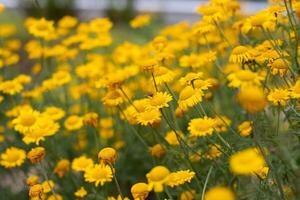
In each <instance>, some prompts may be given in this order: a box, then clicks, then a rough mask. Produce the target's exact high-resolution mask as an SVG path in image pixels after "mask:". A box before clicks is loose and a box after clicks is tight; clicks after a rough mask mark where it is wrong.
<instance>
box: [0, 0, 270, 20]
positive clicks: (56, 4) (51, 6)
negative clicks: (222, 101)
mask: <svg viewBox="0 0 300 200" xmlns="http://www.w3.org/2000/svg"><path fill="white" fill-rule="evenodd" d="M0 2H1V3H4V4H5V5H6V7H7V8H9V9H17V10H18V13H20V12H21V14H23V15H25V16H37V17H38V16H46V17H47V18H48V19H58V18H60V17H61V16H63V15H65V14H68V15H76V16H78V17H79V18H81V19H90V18H93V17H96V16H97V17H98V16H108V17H110V18H111V19H112V20H113V21H128V20H130V19H131V18H132V17H133V16H134V15H135V14H136V13H145V12H147V13H149V12H150V13H155V14H157V15H158V16H159V17H160V19H161V20H163V21H165V22H166V23H174V22H178V21H181V20H183V19H184V20H190V21H194V20H196V19H197V18H198V16H197V15H196V12H195V11H196V8H197V6H198V5H199V4H201V3H205V2H206V1H205V0H0ZM240 2H241V5H242V9H243V11H244V12H245V13H249V14H251V13H253V12H255V11H257V10H261V9H263V8H264V7H266V4H267V3H266V0H247V1H244V0H241V1H240ZM40 8H42V10H41V9H40Z"/></svg>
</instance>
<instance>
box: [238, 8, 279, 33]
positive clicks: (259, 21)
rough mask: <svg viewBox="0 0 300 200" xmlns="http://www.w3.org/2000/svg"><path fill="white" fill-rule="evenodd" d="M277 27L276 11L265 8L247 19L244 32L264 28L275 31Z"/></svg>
mask: <svg viewBox="0 0 300 200" xmlns="http://www.w3.org/2000/svg"><path fill="white" fill-rule="evenodd" d="M275 27H276V17H275V14H274V13H271V12H269V11H266V10H263V11H260V12H257V13H256V14H255V15H253V16H250V17H249V18H247V19H246V21H245V24H244V26H243V27H242V32H243V33H248V32H249V31H251V30H256V29H260V28H264V29H266V30H268V31H273V30H274V29H275Z"/></svg>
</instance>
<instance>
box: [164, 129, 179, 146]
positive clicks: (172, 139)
mask: <svg viewBox="0 0 300 200" xmlns="http://www.w3.org/2000/svg"><path fill="white" fill-rule="evenodd" d="M176 133H178V136H177V135H176ZM176 133H175V132H174V131H169V132H167V134H166V136H165V139H166V141H167V142H168V143H169V144H170V145H179V144H180V142H179V141H178V139H180V138H181V139H182V138H183V133H182V132H181V131H176Z"/></svg>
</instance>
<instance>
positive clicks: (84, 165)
mask: <svg viewBox="0 0 300 200" xmlns="http://www.w3.org/2000/svg"><path fill="white" fill-rule="evenodd" d="M93 165H94V162H93V160H92V159H90V158H87V157H86V156H80V157H77V158H75V159H74V160H73V161H72V169H73V170H75V171H78V172H80V171H86V170H87V169H89V168H90V167H92V166H93Z"/></svg>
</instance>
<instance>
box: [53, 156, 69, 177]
mask: <svg viewBox="0 0 300 200" xmlns="http://www.w3.org/2000/svg"><path fill="white" fill-rule="evenodd" d="M69 170H70V161H69V160H67V159H62V160H60V161H58V162H57V164H56V166H55V168H54V171H53V172H54V173H55V174H57V175H58V176H59V177H60V178H62V177H63V176H64V175H65V174H66V173H67V172H68V171H69Z"/></svg>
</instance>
